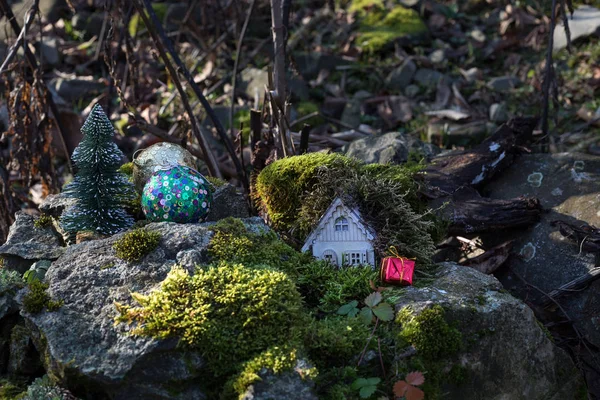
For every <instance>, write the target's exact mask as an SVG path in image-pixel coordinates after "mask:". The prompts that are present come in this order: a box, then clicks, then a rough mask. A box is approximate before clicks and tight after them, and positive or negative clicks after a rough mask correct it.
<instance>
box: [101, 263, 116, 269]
mask: <svg viewBox="0 0 600 400" xmlns="http://www.w3.org/2000/svg"><path fill="white" fill-rule="evenodd" d="M114 266H115V263H114V262H108V263H106V264H104V265H101V266H100V270H105V269H109V268H112V267H114Z"/></svg>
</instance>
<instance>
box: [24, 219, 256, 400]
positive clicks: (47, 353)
mask: <svg viewBox="0 0 600 400" xmlns="http://www.w3.org/2000/svg"><path fill="white" fill-rule="evenodd" d="M246 223H247V224H248V225H250V226H265V225H264V223H263V222H262V220H260V219H258V218H253V219H247V220H246ZM210 225H211V223H203V224H184V225H182V224H176V223H168V222H162V223H151V224H149V225H147V226H146V227H144V229H146V230H151V231H155V232H159V233H160V234H161V239H160V243H159V246H158V247H157V248H156V249H155V250H154V251H152V252H151V253H149V254H147V255H146V256H145V257H144V258H142V259H141V260H140V261H139V262H135V263H127V262H125V261H123V260H121V259H119V258H117V257H116V254H115V250H114V249H113V245H114V243H115V242H116V241H118V240H119V239H120V238H122V236H123V235H124V234H118V235H115V236H112V237H110V238H107V239H103V240H92V241H86V242H82V243H80V244H76V245H72V246H70V247H68V248H67V250H66V252H65V253H64V254H63V255H62V256H61V257H60V258H59V259H58V260H56V261H55V262H54V263H53V264H52V266H51V267H50V269H49V270H48V272H47V274H46V281H47V282H48V284H49V289H48V293H49V294H50V295H51V297H52V298H53V299H55V300H62V301H63V302H64V304H63V305H62V306H61V307H60V308H59V309H58V310H57V311H54V312H47V311H44V312H42V313H39V314H29V313H27V312H25V311H22V312H21V314H22V315H23V316H24V318H25V321H26V323H27V326H28V327H29V328H30V330H31V331H32V335H33V339H34V343H35V344H36V347H37V348H38V350H39V351H40V353H41V354H42V355H43V359H44V360H45V361H44V362H45V365H44V366H45V368H46V370H47V372H48V374H49V375H51V376H52V377H53V378H55V379H56V380H58V381H59V382H60V383H61V385H62V386H64V387H67V388H68V389H70V390H72V391H73V392H74V393H75V394H76V395H78V396H81V397H83V398H86V399H104V398H110V399H186V400H187V399H189V400H196V399H205V398H206V395H205V394H204V391H203V385H202V378H201V377H202V373H203V372H204V374H206V372H205V370H204V368H203V366H204V361H203V359H202V357H201V356H200V354H198V353H196V352H194V351H191V350H189V349H188V350H185V349H182V348H181V347H180V346H178V341H177V340H176V339H169V340H157V339H153V338H149V337H138V336H136V337H134V336H130V335H128V334H127V332H128V330H129V327H128V326H127V325H124V324H120V325H118V326H115V325H114V318H115V317H116V316H117V311H116V309H115V305H114V303H115V302H119V303H122V304H130V302H131V301H132V300H131V293H132V292H140V293H148V292H149V291H150V290H152V289H153V288H156V287H157V285H158V284H159V283H160V282H162V281H163V280H164V279H165V277H166V276H167V273H168V272H169V271H170V270H171V267H172V266H173V265H175V264H176V263H179V264H183V266H184V267H185V268H186V269H188V270H192V269H193V267H194V264H196V263H201V262H206V261H207V260H208V258H207V257H208V256H207V247H208V244H209V241H210V239H211V238H212V235H213V234H212V232H211V231H210V230H209V229H208V228H209V226H210ZM23 292H24V291H23Z"/></svg>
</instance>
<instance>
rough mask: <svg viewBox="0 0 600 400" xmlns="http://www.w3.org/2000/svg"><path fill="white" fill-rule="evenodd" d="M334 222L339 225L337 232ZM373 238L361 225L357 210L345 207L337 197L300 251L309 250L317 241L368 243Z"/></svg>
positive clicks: (364, 225)
mask: <svg viewBox="0 0 600 400" xmlns="http://www.w3.org/2000/svg"><path fill="white" fill-rule="evenodd" d="M340 218H345V219H346V221H345V223H344V221H343V220H340ZM336 222H337V223H338V224H339V225H340V227H339V228H338V229H339V230H338V231H336ZM344 224H347V228H343V225H344ZM342 229H343V230H342ZM374 237H375V235H374V233H373V232H372V230H371V229H369V227H368V226H367V225H366V224H364V223H363V221H362V218H361V216H360V212H359V211H358V210H357V209H354V208H349V207H347V206H346V205H345V204H344V203H343V202H342V200H341V199H340V198H339V197H337V198H336V199H335V200H334V201H333V202H332V203H331V205H330V206H329V208H328V209H327V211H326V212H325V214H323V216H322V217H321V220H320V221H319V223H318V224H317V226H316V227H315V229H314V230H313V231H312V232H311V233H310V235H309V236H308V238H307V239H306V242H305V243H304V246H303V247H302V251H307V250H309V248H310V246H311V245H312V244H313V243H315V242H317V241H318V242H362V241H369V242H370V241H372V240H373V239H374Z"/></svg>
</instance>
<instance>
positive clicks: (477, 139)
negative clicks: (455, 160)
mask: <svg viewBox="0 0 600 400" xmlns="http://www.w3.org/2000/svg"><path fill="white" fill-rule="evenodd" d="M493 130H494V126H492V125H488V124H487V123H486V122H485V121H473V122H469V123H465V124H460V123H454V122H444V121H438V122H433V123H430V124H429V125H428V126H427V140H428V141H429V142H431V143H435V144H437V145H438V146H440V147H441V146H444V147H448V146H467V145H473V144H478V143H481V141H482V140H483V139H485V137H486V136H487V135H488V134H489V133H490V132H493Z"/></svg>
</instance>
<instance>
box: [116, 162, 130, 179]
mask: <svg viewBox="0 0 600 400" xmlns="http://www.w3.org/2000/svg"><path fill="white" fill-rule="evenodd" d="M119 172H122V173H124V174H125V175H127V177H128V178H129V180H130V181H131V179H132V178H133V163H132V162H128V163H125V164H123V165H121V167H120V168H119Z"/></svg>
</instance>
